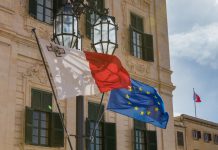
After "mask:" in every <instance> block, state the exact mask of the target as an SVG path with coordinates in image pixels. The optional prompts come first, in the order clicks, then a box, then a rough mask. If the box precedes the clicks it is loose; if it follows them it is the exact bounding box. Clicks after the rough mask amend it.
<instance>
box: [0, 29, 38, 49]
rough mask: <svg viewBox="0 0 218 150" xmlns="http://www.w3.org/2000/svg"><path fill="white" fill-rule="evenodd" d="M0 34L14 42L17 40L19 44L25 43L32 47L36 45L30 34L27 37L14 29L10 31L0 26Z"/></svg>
mask: <svg viewBox="0 0 218 150" xmlns="http://www.w3.org/2000/svg"><path fill="white" fill-rule="evenodd" d="M0 35H1V36H2V37H5V38H8V39H10V40H12V41H14V42H18V43H21V44H24V45H27V46H30V47H33V48H36V47H37V45H36V41H35V40H34V38H33V37H32V36H29V37H28V36H24V35H20V34H17V33H16V32H14V31H11V30H8V29H5V28H1V27H0Z"/></svg>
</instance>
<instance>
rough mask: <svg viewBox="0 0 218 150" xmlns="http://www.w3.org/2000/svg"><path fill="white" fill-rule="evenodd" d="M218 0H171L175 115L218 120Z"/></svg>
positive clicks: (169, 30)
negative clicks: (197, 98)
mask: <svg viewBox="0 0 218 150" xmlns="http://www.w3.org/2000/svg"><path fill="white" fill-rule="evenodd" d="M217 14H218V0H191V1H190V0H167V15H168V33H169V44H170V58H171V70H172V71H173V74H172V82H173V84H174V85H175V86H176V89H175V90H174V91H173V106H174V108H173V109H174V116H178V115H180V114H187V115H191V116H194V114H195V113H194V102H193V88H194V89H195V92H196V93H197V94H198V95H199V96H200V97H201V99H202V102H201V103H197V104H196V105H197V117H198V118H201V119H205V120H208V121H212V122H216V123H218V17H217Z"/></svg>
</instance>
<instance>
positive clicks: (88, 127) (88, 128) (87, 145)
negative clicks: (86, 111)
mask: <svg viewBox="0 0 218 150" xmlns="http://www.w3.org/2000/svg"><path fill="white" fill-rule="evenodd" d="M90 132H91V130H90V121H89V120H88V119H86V137H87V138H86V149H87V150H88V149H89V148H90V134H91V133H90Z"/></svg>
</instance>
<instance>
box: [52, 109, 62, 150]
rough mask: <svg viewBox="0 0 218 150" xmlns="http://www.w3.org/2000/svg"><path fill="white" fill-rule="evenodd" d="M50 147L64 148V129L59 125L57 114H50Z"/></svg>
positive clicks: (59, 120)
mask: <svg viewBox="0 0 218 150" xmlns="http://www.w3.org/2000/svg"><path fill="white" fill-rule="evenodd" d="M51 120H52V121H51V146H52V147H63V146H64V129H63V126H62V123H61V118H60V116H59V113H52V118H51Z"/></svg>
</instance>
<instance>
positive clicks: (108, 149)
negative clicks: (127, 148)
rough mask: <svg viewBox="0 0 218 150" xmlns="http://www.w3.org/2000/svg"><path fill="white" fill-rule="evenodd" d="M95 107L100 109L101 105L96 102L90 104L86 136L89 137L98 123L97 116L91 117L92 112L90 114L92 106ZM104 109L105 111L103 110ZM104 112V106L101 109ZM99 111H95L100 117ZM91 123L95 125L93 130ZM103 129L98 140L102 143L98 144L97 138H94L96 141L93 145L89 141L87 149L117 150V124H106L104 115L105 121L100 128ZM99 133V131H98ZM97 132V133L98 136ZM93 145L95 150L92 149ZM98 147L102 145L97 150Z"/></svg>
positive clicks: (101, 122)
mask: <svg viewBox="0 0 218 150" xmlns="http://www.w3.org/2000/svg"><path fill="white" fill-rule="evenodd" d="M91 105H93V108H96V109H97V108H98V106H99V104H97V103H94V102H90V101H89V102H88V112H89V113H88V118H87V119H86V135H87V136H88V137H89V136H90V134H91V133H92V129H93V127H94V125H95V123H96V117H97V116H96V117H95V116H93V115H92V116H91V114H90V113H91V112H90V108H89V107H90V106H91ZM102 108H103V109H102ZM102 111H103V112H104V105H103V107H101V112H102ZM96 112H97V110H94V113H93V114H95V115H98V114H97V113H96ZM90 123H93V126H92V128H91V126H90ZM98 127H100V128H101V132H98V133H101V135H100V136H98V137H97V138H99V140H101V142H99V143H96V136H95V137H94V141H93V143H90V142H91V141H90V140H89V139H87V141H86V146H87V149H90V150H99V149H100V150H116V124H115V123H110V122H105V120H104V115H103V119H102V120H101V121H100V122H99V126H98ZM96 131H98V130H96ZM96 133H97V132H95V134H96ZM91 145H94V149H92V147H90V146H91ZM97 145H101V147H100V148H96V146H97Z"/></svg>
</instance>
